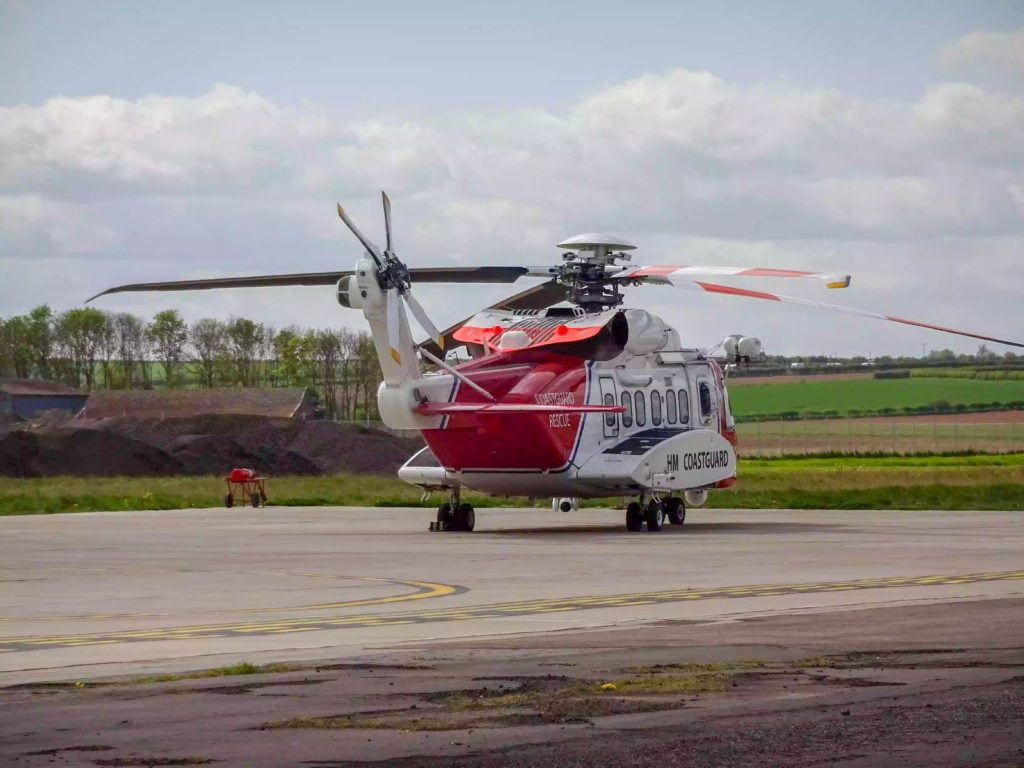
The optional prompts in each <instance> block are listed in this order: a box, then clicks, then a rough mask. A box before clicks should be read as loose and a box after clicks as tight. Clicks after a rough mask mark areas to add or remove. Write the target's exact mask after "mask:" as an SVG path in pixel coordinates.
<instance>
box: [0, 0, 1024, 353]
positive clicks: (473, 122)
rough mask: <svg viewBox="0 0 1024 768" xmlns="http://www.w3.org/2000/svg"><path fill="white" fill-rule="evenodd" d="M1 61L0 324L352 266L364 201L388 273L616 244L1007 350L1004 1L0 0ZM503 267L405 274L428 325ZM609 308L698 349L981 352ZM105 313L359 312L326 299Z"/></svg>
mask: <svg viewBox="0 0 1024 768" xmlns="http://www.w3.org/2000/svg"><path fill="white" fill-rule="evenodd" d="M0 72H3V73H4V75H3V77H0V275H2V278H0V316H8V315H12V314H17V313H21V312H25V311H27V310H29V309H31V307H33V306H35V305H37V304H40V303H49V304H50V305H51V306H53V307H54V308H56V309H59V310H64V309H68V308H71V307H74V306H80V305H81V303H82V302H83V301H84V300H85V298H87V297H88V296H90V295H92V294H94V293H97V292H99V291H100V290H103V289H104V288H107V287H110V286H112V285H116V284H121V283H127V282H140V281H147V280H166V279H183V278H198V277H211V276H219V275H245V274H265V273H274V272H296V271H320V270H329V269H349V268H351V266H352V265H353V264H354V262H355V260H356V259H357V258H358V257H359V255H360V251H361V248H360V247H359V246H358V244H357V242H356V241H355V240H354V239H353V238H352V236H351V235H350V234H349V233H348V232H347V230H345V229H344V227H343V225H342V224H341V222H340V221H339V220H338V218H337V216H336V215H335V213H334V204H335V202H336V201H337V202H342V203H343V204H344V205H345V206H346V208H347V209H348V210H349V211H350V213H351V214H352V215H353V217H354V218H355V219H356V221H357V222H358V223H359V224H360V226H361V228H362V229H363V230H364V231H366V232H367V233H368V234H370V236H371V237H374V238H376V239H378V240H379V239H382V229H383V225H382V219H381V213H380V208H379V195H380V190H381V189H386V190H387V192H388V194H389V195H390V197H391V199H392V203H393V208H394V218H395V235H396V245H397V250H398V253H399V255H400V256H401V257H402V258H403V259H404V260H405V261H406V262H407V263H408V264H409V265H410V266H428V265H443V264H487V263H490V264H529V265H533V264H543V263H548V262H554V261H555V260H556V259H557V258H558V254H559V252H558V250H557V249H556V248H555V247H554V246H555V244H556V243H558V242H560V241H562V240H563V239H565V238H567V237H569V236H571V235H573V234H577V233H580V232H592V231H602V232H612V233H614V234H616V235H618V236H621V237H624V238H626V239H629V240H631V241H633V242H634V243H636V244H637V245H638V246H639V247H638V250H637V251H635V252H634V254H635V255H634V263H641V264H712V265H741V266H767V267H781V268H794V269H813V270H818V271H824V272H828V273H833V274H835V273H852V274H853V276H854V278H853V283H852V286H851V287H850V288H849V289H847V290H845V291H826V290H825V289H824V288H823V287H821V286H820V285H818V284H814V283H812V281H782V280H774V281H769V280H766V279H760V280H752V279H747V280H745V281H743V280H740V279H739V278H737V279H735V281H734V284H737V285H743V286H744V287H751V288H755V289H759V290H769V291H776V292H778V293H786V294H791V295H796V296H800V297H804V298H811V299H816V300H821V301H831V302H832V303H838V304H845V305H850V306H854V307H860V308H864V309H868V310H872V311H876V312H883V313H885V314H895V315H899V316H902V317H908V318H912V319H916V320H922V321H925V322H934V323H939V324H942V325H947V326H953V327H959V328H964V329H966V330H973V331H979V332H982V333H987V334H991V335H995V336H1001V337H1003V338H1010V339H1015V340H1018V341H1024V319H1022V318H1024V312H1021V310H1020V304H1021V297H1022V289H1024V4H1022V3H1020V2H1016V1H1011V0H1003V1H1002V2H979V1H978V0H974V1H973V2H939V1H932V2H913V1H911V0H907V1H905V2H900V3H889V2H862V3H840V2H835V1H834V2H721V3H706V2H702V3H690V2H646V1H644V0H635V1H634V2H631V3H621V2H616V3H606V2H596V1H591V2H562V3H557V4H551V3H542V2H532V0H531V1H526V2H517V3H516V4H515V5H514V6H508V5H504V4H491V3H479V2H444V1H443V0H438V1H437V2H433V3H418V2H401V1H400V0H393V1H392V2H390V3H388V4H386V5H385V4H370V3H365V2H363V3H349V2H312V1H308V2H304V3H285V2H259V1H255V0H250V1H249V2H244V3H243V2H230V1H227V0H223V1H222V2H217V3H209V2H189V1H187V0H183V1H181V2H176V3H159V4H158V3H139V2H111V1H109V0H93V2H89V3H83V2H58V1H56V0H32V1H31V2H29V1H28V0H0ZM723 282H725V280H723ZM797 282H798V283H800V284H798V285H794V284H793V283H797ZM527 284H528V283H527V282H526V281H524V282H523V284H522V285H521V286H519V285H517V286H515V287H510V286H448V287H443V286H433V285H424V286H420V287H418V288H417V289H416V290H415V292H416V294H417V296H418V297H419V298H420V300H421V302H422V303H423V304H424V305H425V306H426V308H427V310H428V312H429V313H430V314H431V316H432V317H433V319H434V321H435V323H436V324H437V325H438V326H440V327H445V326H447V325H449V324H451V323H453V322H456V321H457V320H459V319H461V318H463V317H466V316H468V315H471V314H472V313H473V311H475V310H476V309H478V308H480V307H482V306H485V305H487V304H490V303H493V302H494V301H497V300H498V299H500V298H501V297H502V296H503V295H505V294H507V293H513V292H516V291H517V290H519V289H521V288H522V287H525V286H526V285H527ZM627 296H628V302H629V304H630V305H632V306H640V307H643V308H645V309H648V310H650V311H652V312H655V313H657V314H660V315H662V316H663V317H664V318H665V319H666V320H668V321H669V322H671V323H673V324H674V325H676V326H677V327H678V328H679V330H680V333H681V335H682V338H683V341H684V343H686V344H688V345H694V346H708V347H710V346H713V345H715V344H716V343H717V342H718V341H719V340H720V339H721V338H722V337H724V336H726V335H728V334H731V333H743V334H747V335H756V336H759V337H760V338H761V339H762V341H763V343H764V346H765V349H766V351H768V352H769V353H771V354H835V355H842V356H846V355H874V356H878V355H882V354H920V353H921V351H922V350H934V349H940V348H943V347H949V348H952V349H954V350H956V351H962V352H971V351H974V350H975V349H976V348H977V343H975V342H973V341H971V340H967V339H959V338H957V337H951V336H945V335H943V334H939V333H937V332H931V331H926V330H922V329H916V328H910V327H904V326H895V325H892V324H884V323H882V322H879V321H873V320H865V319H860V318H855V317H850V316H846V315H839V314H832V313H824V312H820V311H814V310H811V309H807V308H804V307H797V306H786V305H776V304H767V303H766V302H757V301H751V300H746V299H737V298H732V297H723V296H704V295H699V294H693V293H690V292H685V291H676V290H674V289H672V288H669V287H644V288H635V289H630V290H629V291H628V293H627ZM97 306H99V307H100V308H102V309H106V310H110V311H133V312H137V313H139V314H144V315H152V314H154V313H155V312H157V311H159V310H161V309H166V308H177V309H179V310H181V311H182V313H183V314H184V315H185V316H186V317H187V318H189V319H190V320H194V319H196V318H199V317H203V316H215V317H222V318H227V317H229V316H231V315H237V314H244V315H246V316H249V317H253V318H255V319H261V320H264V321H265V322H267V323H270V324H272V325H274V326H276V327H283V326H286V325H290V324H298V325H302V326H316V327H340V326H346V327H351V328H360V327H362V323H361V321H362V318H361V317H360V316H359V314H358V313H356V312H354V311H351V310H343V309H342V308H340V307H338V306H337V304H336V303H335V301H334V297H333V293H332V291H331V290H330V289H328V288H293V289H260V290H249V291H242V290H234V291H223V292H201V293H189V294H183V293H176V294H135V295H132V294H122V295H118V296H112V297H107V298H104V299H101V300H100V301H99V302H97ZM1004 349H1005V348H1000V349H999V351H1003V350H1004Z"/></svg>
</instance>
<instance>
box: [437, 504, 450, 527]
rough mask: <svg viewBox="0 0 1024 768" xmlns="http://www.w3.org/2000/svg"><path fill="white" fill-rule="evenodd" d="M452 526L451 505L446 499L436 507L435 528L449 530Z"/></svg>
mask: <svg viewBox="0 0 1024 768" xmlns="http://www.w3.org/2000/svg"><path fill="white" fill-rule="evenodd" d="M451 527H452V505H451V504H449V503H448V502H447V501H446V502H445V503H444V504H442V505H441V506H440V507H438V508H437V528H438V530H441V531H447V530H450V529H451Z"/></svg>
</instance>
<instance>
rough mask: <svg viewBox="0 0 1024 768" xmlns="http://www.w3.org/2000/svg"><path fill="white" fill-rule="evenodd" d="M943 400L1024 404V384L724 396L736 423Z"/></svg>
mask: <svg viewBox="0 0 1024 768" xmlns="http://www.w3.org/2000/svg"><path fill="white" fill-rule="evenodd" d="M941 400H945V401H947V402H949V403H950V404H952V405H957V404H960V403H962V404H964V405H981V404H985V403H992V402H1010V401H1015V400H1024V381H983V380H976V379H925V378H910V379H859V380H852V381H851V380H845V381H805V382H800V381H796V382H788V383H772V384H751V385H744V386H738V387H733V388H731V389H730V390H729V402H730V404H731V405H732V409H733V412H734V413H735V414H736V415H737V416H738V417H744V416H749V415H754V414H761V413H783V412H786V411H796V412H798V413H803V412H804V411H818V412H821V411H830V410H831V411H838V412H839V414H840V415H845V414H847V413H848V412H849V411H850V410H861V411H863V410H877V409H879V408H886V407H888V408H894V409H897V410H898V409H900V408H903V407H917V406H923V405H928V404H930V403H934V402H937V401H941Z"/></svg>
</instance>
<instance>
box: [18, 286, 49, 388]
mask: <svg viewBox="0 0 1024 768" xmlns="http://www.w3.org/2000/svg"><path fill="white" fill-rule="evenodd" d="M25 322H26V342H27V343H28V346H29V349H30V350H31V355H32V370H31V371H30V373H29V375H31V374H32V373H35V375H36V376H39V377H40V378H43V379H49V378H51V376H52V375H53V371H52V360H51V358H52V356H53V322H54V321H53V310H52V309H50V307H49V306H47V305H46V304H40V305H39V306H38V307H36V308H35V309H33V310H32V311H31V312H29V313H28V315H27V316H26V317H25Z"/></svg>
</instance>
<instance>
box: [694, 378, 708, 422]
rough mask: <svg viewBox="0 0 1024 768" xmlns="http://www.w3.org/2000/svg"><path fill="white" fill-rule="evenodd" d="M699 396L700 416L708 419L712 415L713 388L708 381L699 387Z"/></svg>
mask: <svg viewBox="0 0 1024 768" xmlns="http://www.w3.org/2000/svg"><path fill="white" fill-rule="evenodd" d="M697 394H698V395H699V396H700V415H701V416H703V417H704V418H707V417H708V416H710V415H711V387H709V386H708V384H707V382H706V381H702V382H701V383H700V384H699V385H698V386H697Z"/></svg>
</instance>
